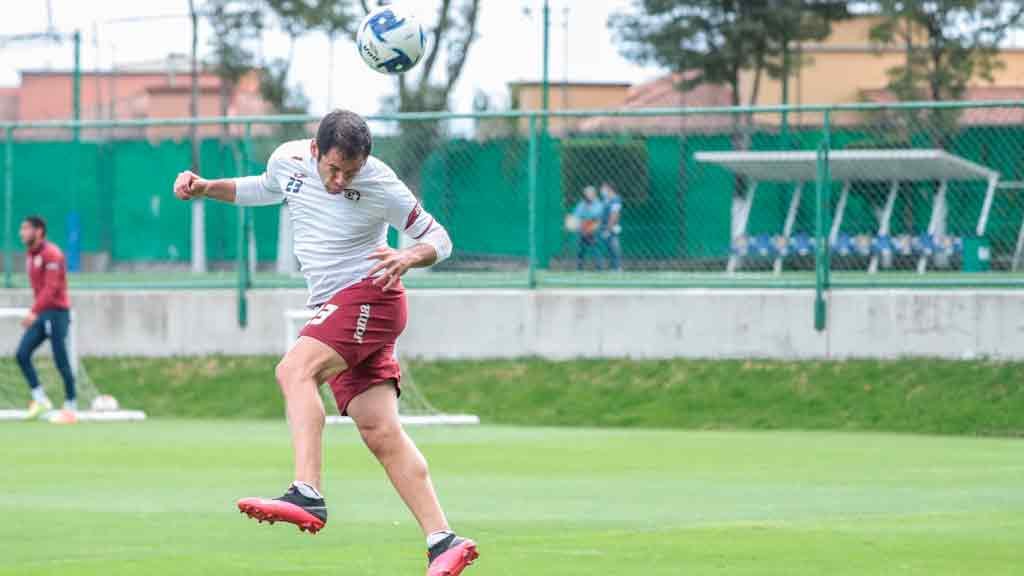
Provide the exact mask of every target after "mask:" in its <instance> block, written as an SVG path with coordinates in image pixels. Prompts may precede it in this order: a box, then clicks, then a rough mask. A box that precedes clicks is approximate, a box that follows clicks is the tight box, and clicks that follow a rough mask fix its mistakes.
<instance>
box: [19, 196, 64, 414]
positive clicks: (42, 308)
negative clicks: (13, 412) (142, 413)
mask: <svg viewBox="0 0 1024 576" xmlns="http://www.w3.org/2000/svg"><path fill="white" fill-rule="evenodd" d="M19 234H20V236H21V241H22V243H24V244H25V249H26V254H25V264H26V267H27V269H28V277H29V280H30V282H31V284H32V292H33V294H34V295H35V303H34V304H33V305H32V309H31V311H29V313H28V315H27V316H25V318H24V319H23V320H22V321H21V325H22V326H23V327H24V328H25V334H24V336H22V338H21V344H19V345H18V352H17V359H18V365H19V366H20V367H21V371H22V373H23V374H24V375H25V380H27V381H28V385H29V388H31V390H32V403H31V404H30V406H29V416H30V417H37V416H40V415H41V414H42V413H43V412H46V411H47V410H50V409H51V408H52V407H53V405H52V404H51V403H50V400H49V399H48V398H47V397H46V392H45V391H44V390H43V388H42V386H40V385H39V376H38V375H37V374H36V369H35V367H34V366H33V365H32V353H33V352H35V351H36V349H37V348H39V346H40V345H42V343H43V342H44V341H45V340H47V339H49V340H50V346H51V347H52V348H53V359H54V363H56V365H57V370H58V371H59V372H60V375H61V377H62V378H63V379H64V393H65V401H64V409H65V410H70V411H74V410H76V409H77V406H76V404H75V377H74V374H73V372H72V371H71V363H70V361H69V360H68V349H67V336H68V329H69V328H70V325H71V311H70V309H71V300H70V299H69V298H68V282H67V274H66V269H65V263H64V253H63V252H61V250H60V248H58V247H57V246H56V245H55V244H53V243H52V242H50V241H48V240H47V239H46V222H45V221H44V220H43V219H42V218H40V217H38V216H29V217H28V218H25V220H23V221H22V223H21V230H20V231H19Z"/></svg>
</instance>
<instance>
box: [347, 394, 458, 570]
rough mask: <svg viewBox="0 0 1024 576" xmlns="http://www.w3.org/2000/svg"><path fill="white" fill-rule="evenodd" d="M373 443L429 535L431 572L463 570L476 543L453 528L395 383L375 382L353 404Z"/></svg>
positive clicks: (358, 423)
mask: <svg viewBox="0 0 1024 576" xmlns="http://www.w3.org/2000/svg"><path fill="white" fill-rule="evenodd" d="M348 415H349V416H351V417H352V420H354V421H355V423H356V427H357V428H359V434H360V435H362V437H363V442H365V443H366V446H367V448H369V449H370V451H371V452H373V455H374V456H376V457H377V460H378V461H380V463H381V465H382V466H383V467H384V470H385V472H387V475H388V478H390V479H391V484H392V485H393V486H394V487H395V490H396V491H397V492H398V495H399V496H400V497H401V498H402V501H403V502H405V505H406V506H408V507H409V510H410V511H411V512H412V515H413V516H414V517H415V518H416V521H417V522H418V523H419V525H420V529H422V530H423V534H424V535H425V536H427V543H428V548H429V550H428V563H429V566H428V569H427V570H428V572H427V574H428V575H430V576H433V575H438V576H442V575H443V576H448V575H452V576H454V575H457V574H460V573H461V572H462V570H463V569H465V568H466V567H467V566H469V564H471V563H472V562H473V560H475V559H476V558H477V550H476V543H475V542H473V541H472V540H468V539H464V538H459V537H457V536H456V535H455V533H453V532H451V530H450V529H449V527H448V520H447V518H445V516H444V512H443V511H442V510H441V504H440V503H439V502H438V500H437V493H436V492H435V491H434V484H433V482H431V480H430V471H429V469H428V467H427V460H426V458H424V457H423V454H422V453H421V452H420V451H419V449H418V448H416V444H414V443H413V441H412V439H411V438H409V436H408V435H407V434H406V433H405V430H403V429H402V425H401V422H400V421H399V419H398V394H397V393H396V391H395V387H394V385H393V384H381V385H378V386H374V387H372V388H370V389H369V390H367V391H366V392H363V393H362V394H360V395H359V396H356V397H355V398H353V399H352V401H351V402H350V403H349V405H348Z"/></svg>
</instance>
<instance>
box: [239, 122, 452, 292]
mask: <svg viewBox="0 0 1024 576" xmlns="http://www.w3.org/2000/svg"><path fill="white" fill-rule="evenodd" d="M310 143H311V141H310V140H308V139H307V140H295V141H292V142H286V143H284V144H282V145H281V146H279V147H278V148H277V150H275V151H274V154H273V155H271V157H270V160H269V161H268V162H267V171H266V172H264V173H263V174H262V175H260V176H250V177H247V178H238V179H237V180H236V181H235V183H236V198H235V202H236V204H238V205H240V206H268V205H272V204H280V203H282V202H286V203H287V204H288V208H289V210H290V213H291V220H292V229H293V230H294V234H295V256H296V258H298V260H299V264H300V266H301V269H302V273H303V275H305V277H306V283H307V285H308V286H309V302H308V304H309V305H310V306H317V305H319V304H322V303H324V302H326V301H327V300H329V299H330V298H331V297H332V296H334V295H335V294H336V293H338V292H339V291H340V290H343V289H345V288H347V287H349V286H352V285H353V284H357V283H359V282H361V281H362V280H364V279H365V278H366V277H367V274H368V273H369V271H370V269H371V268H372V267H373V266H374V264H376V263H377V261H376V260H369V257H370V255H371V254H372V253H373V252H374V250H376V249H377V248H380V247H382V246H387V231H388V225H389V224H390V225H391V226H393V227H394V228H395V229H396V230H398V231H399V232H402V233H404V234H406V235H408V236H410V237H411V238H413V239H417V240H418V239H421V238H423V237H424V236H426V235H427V233H428V232H432V231H436V230H437V228H440V224H437V223H436V222H435V221H434V218H433V217H432V216H431V215H430V214H428V213H427V212H426V211H425V210H423V208H422V206H421V205H420V203H419V201H417V200H416V197H415V196H413V194H412V192H410V191H409V188H408V187H406V185H405V184H404V183H403V182H402V181H401V180H399V179H398V176H396V175H395V172H394V171H393V170H392V169H391V168H390V167H389V166H388V165H387V164H385V163H384V162H382V161H380V160H379V159H377V158H375V157H373V156H371V157H369V158H368V159H367V161H366V165H365V166H363V168H362V169H361V170H360V171H359V173H358V174H357V175H356V177H355V179H354V180H353V181H352V182H351V183H350V184H349V185H348V186H347V187H346V188H345V190H344V191H343V192H342V193H340V194H329V193H328V192H327V190H326V188H324V185H323V182H322V181H321V180H320V175H319V173H318V172H317V161H316V158H314V157H313V155H312V152H311V150H310ZM442 230H443V229H442ZM440 258H443V256H442V255H439V259H440Z"/></svg>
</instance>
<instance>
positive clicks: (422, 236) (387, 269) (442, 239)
mask: <svg viewBox="0 0 1024 576" xmlns="http://www.w3.org/2000/svg"><path fill="white" fill-rule="evenodd" d="M388 222H389V223H390V224H391V226H392V227H393V228H395V229H396V230H398V231H399V232H401V233H403V234H405V235H406V236H408V237H410V238H412V239H413V240H415V241H416V244H414V245H412V246H409V247H408V248H404V249H402V250H395V249H393V248H390V247H387V246H382V247H380V248H378V249H377V250H376V251H375V252H374V253H373V254H372V255H371V256H370V259H371V260H377V261H378V262H377V264H376V265H375V266H374V267H373V268H372V269H371V270H370V273H369V274H368V275H369V276H370V277H371V278H373V279H374V280H373V283H374V285H376V286H382V287H383V288H384V289H385V290H389V289H390V288H391V287H392V286H394V285H395V284H396V283H398V280H399V279H400V278H401V277H402V275H403V274H405V273H406V272H407V271H408V270H409V269H410V268H427V267H429V266H433V265H435V264H438V263H440V262H443V261H445V260H447V259H448V257H449V256H451V254H452V239H451V236H449V235H448V231H447V230H445V228H444V226H442V225H441V223H440V222H438V221H437V220H435V219H434V217H433V216H431V215H430V214H429V213H428V212H427V211H426V210H424V209H423V207H422V206H421V205H420V203H419V201H418V200H416V197H415V196H413V195H412V192H410V191H409V189H408V188H406V187H405V185H404V184H402V183H401V182H396V183H395V188H393V189H392V203H391V206H389V207H388Z"/></svg>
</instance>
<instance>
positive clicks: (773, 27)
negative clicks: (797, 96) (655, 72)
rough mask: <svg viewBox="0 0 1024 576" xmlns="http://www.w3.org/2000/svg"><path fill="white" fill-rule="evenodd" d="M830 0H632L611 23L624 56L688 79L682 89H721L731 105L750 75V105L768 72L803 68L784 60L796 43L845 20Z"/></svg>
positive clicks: (842, 9)
mask: <svg viewBox="0 0 1024 576" xmlns="http://www.w3.org/2000/svg"><path fill="white" fill-rule="evenodd" d="M847 4H848V3H847V2H845V1H843V2H840V1H835V0H819V1H814V0H743V1H740V0H634V3H633V6H632V8H631V9H629V10H624V11H620V12H617V13H615V14H613V15H612V16H611V18H609V21H608V25H609V27H610V28H611V29H612V31H613V32H614V33H615V37H616V40H617V41H618V43H619V45H620V50H621V52H622V54H623V55H624V56H625V57H626V58H628V59H630V60H633V61H635V62H639V63H643V64H657V65H660V66H663V67H665V68H668V69H669V70H672V71H673V72H681V73H686V74H685V80H684V81H683V83H682V86H681V88H682V89H684V90H689V89H692V88H694V87H696V86H698V85H700V84H724V85H726V86H728V87H729V88H730V92H731V98H732V103H733V105H734V106H739V105H740V104H742V103H743V102H742V92H741V80H742V76H743V73H744V72H748V71H750V72H753V74H754V82H753V85H752V87H751V91H750V93H749V95H748V99H747V102H746V103H747V104H750V105H754V104H756V103H757V99H758V96H759V92H760V81H761V78H762V75H763V74H765V73H768V74H771V75H772V76H776V77H783V76H786V75H788V74H789V73H791V71H792V70H793V69H794V68H795V67H797V66H800V65H802V64H803V62H801V61H800V60H799V59H797V60H794V59H792V58H790V57H789V55H788V51H789V49H790V47H791V46H792V45H793V44H796V43H800V42H807V41H812V40H821V39H823V38H825V37H827V36H828V35H829V33H830V32H831V27H832V23H833V22H834V21H835V20H836V19H838V18H843V17H845V16H846V15H847Z"/></svg>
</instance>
